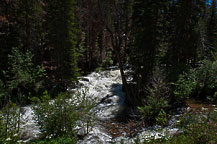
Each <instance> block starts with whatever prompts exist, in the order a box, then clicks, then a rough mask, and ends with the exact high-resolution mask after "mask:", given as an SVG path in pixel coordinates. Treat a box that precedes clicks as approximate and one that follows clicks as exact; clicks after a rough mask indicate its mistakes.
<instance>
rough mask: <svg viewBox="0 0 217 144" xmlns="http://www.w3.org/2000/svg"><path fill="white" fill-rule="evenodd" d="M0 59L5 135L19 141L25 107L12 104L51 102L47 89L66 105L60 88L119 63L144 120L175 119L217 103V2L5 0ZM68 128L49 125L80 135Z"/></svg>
mask: <svg viewBox="0 0 217 144" xmlns="http://www.w3.org/2000/svg"><path fill="white" fill-rule="evenodd" d="M0 60H1V62H0V109H1V112H0V116H1V118H0V143H16V142H17V141H16V140H17V138H15V136H14V134H15V133H17V132H19V129H20V124H19V123H20V120H19V117H20V114H18V116H17V115H16V116H14V115H13V112H12V111H11V109H13V108H15V107H16V108H17V109H21V107H23V106H26V105H30V104H35V103H38V104H41V105H42V107H43V106H44V107H43V108H44V109H46V106H45V105H43V101H45V99H46V98H45V95H46V96H48V97H49V99H54V98H55V99H56V98H57V99H58V100H59V101H58V102H59V103H58V104H62V105H64V103H61V102H60V101H61V99H63V98H60V95H61V96H62V95H64V96H63V97H68V95H70V94H69V92H68V89H70V88H75V87H77V85H78V80H79V79H80V78H81V77H82V76H85V75H88V74H90V73H91V72H93V71H103V70H106V69H107V68H108V67H111V66H118V68H119V70H120V74H121V80H122V85H123V86H122V90H123V91H124V92H125V97H126V99H125V103H126V105H127V107H128V109H131V111H133V113H135V115H139V116H140V118H137V119H140V120H141V121H143V122H144V123H146V124H147V125H154V124H156V123H157V124H159V123H160V124H162V125H167V122H168V119H169V115H170V114H171V113H172V112H174V111H175V110H176V109H177V108H179V107H184V106H185V105H186V101H187V100H190V99H194V100H198V101H201V102H205V103H208V104H212V105H217V77H216V76H217V1H216V0H63V1H60V0H0ZM36 101H37V102H36ZM83 106H84V105H82V106H81V107H80V108H81V109H83ZM85 106H86V105H85ZM85 106H84V107H85ZM90 107H91V106H90ZM66 109H67V110H72V111H75V109H76V108H75V106H74V107H73V108H71V109H70V108H68V107H67V108H66ZM37 110H38V111H40V110H39V109H37ZM37 110H36V111H37ZM39 113H40V112H39ZM215 114H216V113H215ZM11 115H13V117H16V118H17V119H18V120H17V121H16V124H15V126H14V127H13V126H11V124H10V119H11V117H12V116H11ZM126 115H127V114H126ZM71 116H72V115H71ZM73 116H74V117H76V118H74V119H73V118H72V119H73V120H69V121H70V122H72V121H73V122H74V121H76V120H77V115H76V114H75V115H73ZM73 116H72V117H73ZM214 117H215V115H214ZM216 117H217V116H216ZM127 118H129V119H130V118H132V117H131V116H130V114H129V115H128V116H127ZM39 119H40V118H39ZM41 119H42V118H41ZM75 119H76V120H75ZM78 119H79V118H78ZM134 119H135V118H134ZM215 120H216V121H215V122H217V119H216V118H215ZM41 121H43V120H41ZM50 122H51V123H52V121H50ZM62 124H63V123H62ZM66 125H67V124H66ZM67 126H68V125H67ZM67 126H66V127H65V128H59V129H58V130H59V131H58V130H55V129H52V128H50V129H48V128H47V129H46V130H45V131H46V132H45V136H44V137H43V138H42V139H45V138H47V137H46V136H48V135H52V136H53V138H57V137H62V136H66V135H67V136H69V135H70V136H69V137H73V139H71V141H70V142H69V143H73V142H74V143H75V139H74V138H75V137H76V138H78V135H77V134H76V133H75V132H74V130H72V129H73V128H72V127H70V128H69V129H67V128H68V127H67ZM195 129H196V128H195ZM216 130H217V129H214V130H213V134H216V132H217V131H216ZM53 131H55V132H53ZM69 133H70V134H69ZM9 137H10V138H11V139H12V141H10V142H9V141H8V142H6V140H7V139H8V138H9ZM200 138H201V139H200ZM200 138H198V139H200V140H201V141H202V139H203V138H202V137H200ZM62 140H63V139H62ZM211 140H212V141H213V142H214V143H215V142H217V140H216V138H215V136H214V137H213V139H211ZM72 141H73V142H72ZM212 141H207V143H211V142H212ZM54 143H55V142H54ZM156 143H161V142H156ZM162 143H163V142H162ZM193 143H194V142H193ZM195 143H196V142H195ZM202 143H203V142H202ZM205 143H206V142H205Z"/></svg>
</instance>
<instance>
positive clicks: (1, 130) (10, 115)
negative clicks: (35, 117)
mask: <svg viewBox="0 0 217 144" xmlns="http://www.w3.org/2000/svg"><path fill="white" fill-rule="evenodd" d="M19 129H20V113H19V108H18V107H17V106H16V104H14V103H12V102H11V101H10V102H9V103H8V104H7V105H6V106H5V107H3V109H1V112H0V143H4V144H13V143H17V141H18V139H19Z"/></svg>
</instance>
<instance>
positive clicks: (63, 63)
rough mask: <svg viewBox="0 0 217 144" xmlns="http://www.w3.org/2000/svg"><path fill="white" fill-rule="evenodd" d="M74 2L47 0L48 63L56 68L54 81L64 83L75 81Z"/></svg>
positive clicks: (76, 74)
mask: <svg viewBox="0 0 217 144" xmlns="http://www.w3.org/2000/svg"><path fill="white" fill-rule="evenodd" d="M74 4H75V1H74V0H64V1H59V0H48V1H47V3H46V12H47V17H46V28H47V30H48V34H47V38H48V49H49V51H50V52H49V53H50V58H51V59H50V63H51V62H52V63H53V64H54V66H55V67H56V70H55V73H54V75H55V79H56V80H58V81H61V82H64V81H65V80H67V79H73V80H75V79H76V77H77V76H78V68H77V49H76V45H77V34H78V33H79V30H78V28H77V24H76V19H75V5H74Z"/></svg>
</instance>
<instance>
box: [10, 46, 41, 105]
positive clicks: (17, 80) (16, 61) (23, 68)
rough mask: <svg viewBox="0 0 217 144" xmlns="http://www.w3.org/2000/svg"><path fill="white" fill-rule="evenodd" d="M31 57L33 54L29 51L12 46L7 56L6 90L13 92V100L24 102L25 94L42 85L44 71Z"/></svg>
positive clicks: (25, 100) (35, 90) (25, 99)
mask: <svg viewBox="0 0 217 144" xmlns="http://www.w3.org/2000/svg"><path fill="white" fill-rule="evenodd" d="M32 59H33V54H32V53H31V52H30V51H26V52H25V53H24V52H22V51H21V50H19V49H18V48H13V49H12V54H11V55H9V56H8V63H9V70H8V71H7V73H6V76H7V77H8V81H7V87H8V91H10V92H14V93H13V94H14V96H13V97H12V98H13V99H15V100H14V101H17V99H18V101H19V102H20V103H26V102H27V100H28V97H27V95H29V93H30V92H32V93H33V92H34V93H35V92H37V91H38V90H39V89H40V88H41V87H42V78H43V77H44V75H45V71H44V69H43V68H42V67H41V66H35V65H34V64H33V62H32ZM15 94H16V95H15ZM24 95H25V97H24ZM17 97H18V98H17ZM21 97H22V98H21Z"/></svg>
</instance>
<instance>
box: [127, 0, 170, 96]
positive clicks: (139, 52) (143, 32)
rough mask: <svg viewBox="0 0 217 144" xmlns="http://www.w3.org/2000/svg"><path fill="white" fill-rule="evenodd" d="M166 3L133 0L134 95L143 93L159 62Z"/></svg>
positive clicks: (132, 54) (150, 0) (163, 0)
mask: <svg viewBox="0 0 217 144" xmlns="http://www.w3.org/2000/svg"><path fill="white" fill-rule="evenodd" d="M168 4H169V1H167V0H160V1H159V0H156V1H153V0H146V1H144V0H135V5H134V14H133V24H132V26H133V27H134V30H133V37H134V40H133V49H132V53H131V63H132V67H133V70H134V73H133V76H134V80H135V81H136V87H137V88H136V92H138V93H137V94H136V95H140V96H142V95H144V90H145V87H146V84H147V83H148V81H149V78H150V77H152V73H153V70H154V67H155V66H156V65H158V63H159V59H160V52H161V50H162V48H163V45H162V44H163V42H164V34H163V32H164V26H165V22H163V20H164V18H165V16H166V11H167V9H168ZM134 95H135V94H134ZM140 99H141V98H140Z"/></svg>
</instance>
